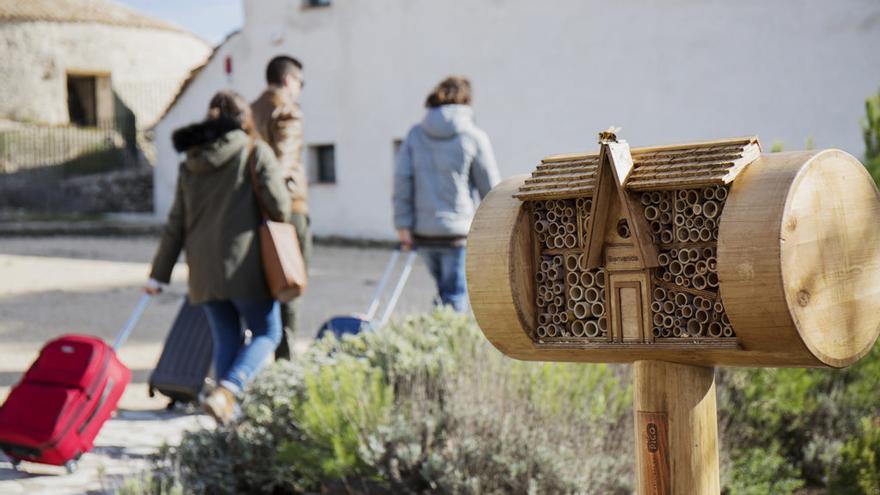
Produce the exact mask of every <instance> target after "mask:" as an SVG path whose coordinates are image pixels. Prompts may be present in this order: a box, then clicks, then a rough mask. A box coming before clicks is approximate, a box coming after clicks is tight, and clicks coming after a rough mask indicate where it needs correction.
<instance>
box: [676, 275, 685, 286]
mask: <svg viewBox="0 0 880 495" xmlns="http://www.w3.org/2000/svg"><path fill="white" fill-rule="evenodd" d="M684 281H685V278H684V277H682V276H681V275H676V276H675V285H680V286H682V287H684V286H685V285H684Z"/></svg>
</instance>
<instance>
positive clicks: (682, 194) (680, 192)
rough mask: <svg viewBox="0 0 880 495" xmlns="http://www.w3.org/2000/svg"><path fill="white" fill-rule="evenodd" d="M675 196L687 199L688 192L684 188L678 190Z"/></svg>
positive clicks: (683, 199)
mask: <svg viewBox="0 0 880 495" xmlns="http://www.w3.org/2000/svg"><path fill="white" fill-rule="evenodd" d="M677 197H678V199H679V200H681V201H687V197H688V192H687V191H686V190H684V189H682V190H680V191H678V194H677Z"/></svg>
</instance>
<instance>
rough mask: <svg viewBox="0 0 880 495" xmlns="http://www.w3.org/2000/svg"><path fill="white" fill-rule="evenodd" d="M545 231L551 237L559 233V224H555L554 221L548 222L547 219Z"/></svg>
mask: <svg viewBox="0 0 880 495" xmlns="http://www.w3.org/2000/svg"><path fill="white" fill-rule="evenodd" d="M547 233H548V234H550V235H551V236H553V237H555V236H557V235H559V225H557V224H555V223H550V222H549V220H548V223H547Z"/></svg>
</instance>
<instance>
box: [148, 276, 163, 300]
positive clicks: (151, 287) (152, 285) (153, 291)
mask: <svg viewBox="0 0 880 495" xmlns="http://www.w3.org/2000/svg"><path fill="white" fill-rule="evenodd" d="M144 292H146V293H147V294H149V295H151V296H156V295H159V294H160V293H161V292H162V284H160V283H159V281H158V280H156V279H152V278H151V279H150V280H147V283H146V284H144Z"/></svg>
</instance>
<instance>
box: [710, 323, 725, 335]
mask: <svg viewBox="0 0 880 495" xmlns="http://www.w3.org/2000/svg"><path fill="white" fill-rule="evenodd" d="M706 333H707V334H709V337H715V338H718V337H721V335H723V333H724V329H723V327H722V326H721V323H718V322H717V321H713V322H711V323H709V324H708V325H707V326H706Z"/></svg>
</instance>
